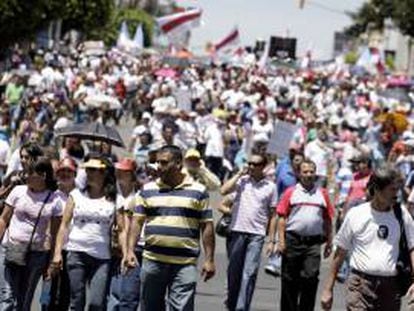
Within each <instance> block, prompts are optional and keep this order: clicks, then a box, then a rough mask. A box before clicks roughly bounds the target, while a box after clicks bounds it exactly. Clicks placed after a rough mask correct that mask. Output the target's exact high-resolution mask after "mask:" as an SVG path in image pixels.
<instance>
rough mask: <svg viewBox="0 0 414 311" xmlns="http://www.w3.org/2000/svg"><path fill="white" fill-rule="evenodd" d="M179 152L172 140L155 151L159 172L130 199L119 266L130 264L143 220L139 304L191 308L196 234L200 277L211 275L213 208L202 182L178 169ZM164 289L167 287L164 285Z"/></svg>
mask: <svg viewBox="0 0 414 311" xmlns="http://www.w3.org/2000/svg"><path fill="white" fill-rule="evenodd" d="M182 162H183V157H182V153H181V150H180V148H178V147H177V146H174V145H167V146H163V147H161V149H159V150H158V153H157V164H158V172H159V176H160V177H159V178H158V179H156V180H155V181H154V182H149V183H147V184H145V185H144V187H143V189H142V190H141V192H140V194H139V195H138V196H137V197H136V198H135V200H134V202H133V206H134V208H133V211H134V213H133V216H132V219H131V224H130V225H131V227H130V231H129V236H128V251H127V254H123V255H124V259H123V266H124V267H125V266H126V267H135V266H136V265H137V264H138V262H137V258H136V256H135V253H134V248H135V245H136V242H137V239H138V237H139V236H140V232H141V229H142V226H143V224H144V223H145V233H144V237H145V248H144V252H143V262H142V267H141V282H142V283H141V284H142V285H141V299H142V302H141V303H142V304H141V310H143V311H158V310H159V311H163V310H165V305H166V303H165V302H164V299H165V296H166V294H167V304H168V307H169V309H170V310H177V311H178V310H181V311H191V310H194V296H195V289H196V283H197V259H198V256H199V253H200V246H199V244H200V242H199V240H200V236H201V239H202V241H203V246H204V257H205V260H204V264H203V265H202V271H201V274H202V277H203V278H204V281H207V280H208V279H210V278H211V277H213V276H214V273H215V264H214V248H215V240H214V226H213V212H212V210H211V207H210V206H209V200H208V192H207V190H206V187H205V186H203V185H201V184H200V183H198V182H195V181H194V180H193V179H192V178H191V177H189V176H188V175H186V174H184V173H182V172H181V170H182V166H183V164H182ZM167 290H168V291H167Z"/></svg>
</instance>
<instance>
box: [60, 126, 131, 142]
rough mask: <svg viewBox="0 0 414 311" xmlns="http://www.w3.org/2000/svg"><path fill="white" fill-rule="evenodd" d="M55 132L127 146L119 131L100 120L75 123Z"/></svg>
mask: <svg viewBox="0 0 414 311" xmlns="http://www.w3.org/2000/svg"><path fill="white" fill-rule="evenodd" d="M55 134H56V136H63V137H76V138H80V139H88V140H93V141H102V142H106V143H108V144H111V145H115V146H119V147H125V144H124V142H123V141H122V138H121V135H119V133H118V131H117V130H116V129H115V128H113V127H110V126H107V125H104V124H102V123H100V122H90V123H80V124H73V125H70V126H67V127H64V128H62V129H59V130H57V131H56V133H55Z"/></svg>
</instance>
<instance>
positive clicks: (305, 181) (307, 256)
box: [268, 159, 334, 311]
mask: <svg viewBox="0 0 414 311" xmlns="http://www.w3.org/2000/svg"><path fill="white" fill-rule="evenodd" d="M316 180H317V178H316V165H315V163H314V162H313V161H311V160H309V159H305V160H304V161H303V162H302V163H301V165H300V172H299V183H297V184H296V185H294V186H292V187H290V188H288V189H287V190H286V191H285V192H284V194H283V196H282V198H281V200H280V201H279V203H278V205H277V207H276V212H277V215H278V216H279V221H278V234H279V242H278V243H277V245H276V247H274V248H273V251H275V252H279V253H281V254H282V278H281V281H282V295H281V310H282V311H296V310H301V311H307V310H313V309H314V306H315V299H316V292H317V289H318V283H319V279H318V275H319V267H320V261H321V245H322V244H323V243H326V244H325V249H324V257H325V258H326V257H328V256H329V255H330V253H331V250H332V218H333V215H334V209H333V206H332V205H331V203H330V200H329V198H328V193H327V191H326V189H324V188H320V187H319V186H317V184H316ZM269 230H270V232H269V236H274V232H275V230H276V217H273V219H272V221H271V224H270V228H269ZM270 242H272V241H270ZM270 248H271V246H270V245H269V246H268V250H269V249H270Z"/></svg>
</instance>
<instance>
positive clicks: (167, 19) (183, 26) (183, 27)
mask: <svg viewBox="0 0 414 311" xmlns="http://www.w3.org/2000/svg"><path fill="white" fill-rule="evenodd" d="M201 14H202V10H200V9H192V10H187V11H185V12H180V13H175V14H170V15H166V16H163V17H160V18H157V19H156V22H157V24H158V26H159V28H160V30H161V32H162V33H163V34H167V35H169V34H172V33H180V32H184V31H188V30H191V29H193V28H195V27H198V26H200V21H201Z"/></svg>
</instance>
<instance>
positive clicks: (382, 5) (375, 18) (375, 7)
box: [345, 0, 394, 38]
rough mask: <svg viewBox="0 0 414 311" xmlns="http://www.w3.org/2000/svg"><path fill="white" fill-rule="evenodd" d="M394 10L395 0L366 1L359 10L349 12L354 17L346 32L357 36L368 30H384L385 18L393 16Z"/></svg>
mask: <svg viewBox="0 0 414 311" xmlns="http://www.w3.org/2000/svg"><path fill="white" fill-rule="evenodd" d="M393 12H394V5H393V0H371V1H368V2H365V3H364V4H363V5H362V6H361V7H360V9H359V10H358V11H356V12H351V13H348V15H349V16H350V17H351V19H352V25H351V26H349V27H347V28H346V29H345V33H346V34H347V35H349V36H351V37H354V38H357V37H359V36H360V35H361V34H363V33H365V32H366V31H368V30H382V29H384V21H385V19H386V18H389V17H392V15H393Z"/></svg>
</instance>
